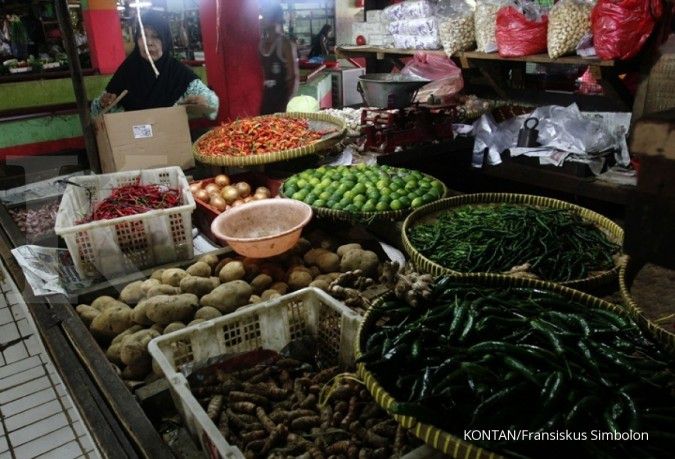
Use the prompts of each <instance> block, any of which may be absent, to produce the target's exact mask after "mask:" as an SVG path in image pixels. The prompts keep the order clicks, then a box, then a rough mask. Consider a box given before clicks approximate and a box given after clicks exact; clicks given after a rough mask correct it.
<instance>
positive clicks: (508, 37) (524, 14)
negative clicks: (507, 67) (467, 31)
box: [495, 3, 548, 57]
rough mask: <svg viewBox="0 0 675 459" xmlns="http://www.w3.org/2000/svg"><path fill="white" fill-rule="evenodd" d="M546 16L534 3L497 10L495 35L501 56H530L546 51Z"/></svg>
mask: <svg viewBox="0 0 675 459" xmlns="http://www.w3.org/2000/svg"><path fill="white" fill-rule="evenodd" d="M547 28H548V18H547V17H546V15H545V14H543V11H542V9H541V7H539V5H537V4H536V3H522V4H521V6H520V7H518V6H515V5H510V6H505V7H503V8H501V9H500V10H499V11H498V12H497V28H496V31H495V37H496V39H497V49H498V51H499V55H500V56H502V57H520V56H531V55H533V54H539V53H543V52H544V51H546V32H547Z"/></svg>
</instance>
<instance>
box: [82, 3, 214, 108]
mask: <svg viewBox="0 0 675 459" xmlns="http://www.w3.org/2000/svg"><path fill="white" fill-rule="evenodd" d="M141 19H142V22H143V30H144V32H145V38H146V41H147V45H148V47H147V51H148V52H147V53H146V49H145V46H144V44H143V38H142V35H141V31H140V27H137V29H136V31H135V33H134V42H135V43H136V47H135V48H134V50H133V51H132V52H131V54H130V55H129V56H128V57H127V58H126V59H125V60H124V62H122V65H120V66H119V68H118V69H117V71H116V72H115V74H114V75H113V76H112V78H111V79H110V81H109V82H108V85H107V86H106V88H105V91H104V92H103V94H101V95H100V96H99V97H98V98H97V99H95V100H94V101H93V102H92V104H91V110H92V115H94V116H96V115H98V113H100V112H101V111H102V110H104V109H105V108H107V107H108V106H109V105H110V104H111V103H112V102H113V101H114V100H115V99H116V98H117V96H118V95H120V94H121V93H122V91H124V90H125V89H126V90H127V91H128V92H127V94H126V96H124V97H123V98H122V100H121V101H120V102H119V104H118V105H117V106H116V107H114V109H113V110H112V111H122V110H126V111H131V110H145V109H149V108H160V107H171V106H173V105H176V104H185V105H188V106H189V107H191V108H193V109H194V110H195V111H198V112H200V113H205V114H207V116H208V117H209V118H210V119H215V117H216V114H217V112H218V96H216V93H214V92H213V91H212V90H210V89H209V88H207V87H206V85H205V84H204V83H202V81H201V80H200V79H199V77H198V76H197V75H195V73H194V72H193V71H192V70H190V69H189V68H188V67H186V66H185V65H183V64H181V63H180V62H178V61H177V60H176V59H174V58H173V57H172V56H171V55H170V53H171V49H172V48H173V43H172V39H171V30H170V28H169V23H168V22H167V21H166V19H164V17H163V16H161V15H160V14H159V13H157V12H153V11H151V12H149V13H146V14H144V15H143V17H142V18H141ZM148 54H149V57H148ZM150 58H151V59H152V61H153V62H154V64H155V68H156V69H157V71H158V72H159V75H156V74H155V70H154V69H153V67H152V65H151V63H150Z"/></svg>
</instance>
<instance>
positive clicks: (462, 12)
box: [436, 0, 476, 57]
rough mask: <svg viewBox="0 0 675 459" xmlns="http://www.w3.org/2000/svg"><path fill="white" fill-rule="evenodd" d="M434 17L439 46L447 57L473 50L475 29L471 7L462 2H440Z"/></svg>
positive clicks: (461, 0)
mask: <svg viewBox="0 0 675 459" xmlns="http://www.w3.org/2000/svg"><path fill="white" fill-rule="evenodd" d="M436 17H437V19H438V33H439V35H440V37H441V44H442V45H443V50H445V54H447V55H448V57H450V56H453V55H454V54H455V53H457V52H459V51H466V50H469V49H471V48H473V46H474V43H475V42H476V29H475V27H474V19H473V7H472V6H471V5H469V4H468V3H466V2H465V1H463V0H460V1H457V0H441V2H440V3H439V5H438V8H437V9H436Z"/></svg>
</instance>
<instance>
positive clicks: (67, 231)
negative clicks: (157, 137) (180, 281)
mask: <svg viewBox="0 0 675 459" xmlns="http://www.w3.org/2000/svg"><path fill="white" fill-rule="evenodd" d="M139 178H140V182H141V183H142V184H156V185H165V186H167V187H171V188H178V189H180V190H181V199H182V202H183V204H182V205H180V206H177V207H172V208H169V209H158V210H152V211H149V212H145V213H142V214H138V215H131V216H127V217H120V218H115V219H111V220H100V221H94V222H90V223H84V224H80V225H78V224H77V223H76V222H77V221H79V220H81V219H82V218H84V217H86V216H87V215H89V214H90V213H91V210H92V206H93V205H96V204H97V203H98V202H100V201H101V200H102V199H105V198H106V197H108V196H109V195H110V194H111V191H112V189H113V188H115V187H118V186H122V185H128V184H132V183H135V182H136V181H137V180H138V179H139ZM70 182H72V183H76V184H78V185H80V186H76V185H68V187H67V188H66V191H65V193H64V195H63V199H62V200H61V205H60V206H59V212H58V214H57V216H56V225H55V227H54V231H55V232H56V234H58V235H60V236H61V237H63V239H64V240H65V241H66V245H67V247H68V251H69V252H70V255H71V256H72V258H73V261H74V263H75V268H76V269H77V271H78V273H79V274H80V276H82V277H98V276H100V275H103V276H105V277H111V276H114V275H118V274H121V273H127V272H133V271H135V270H139V269H143V268H147V267H151V266H157V265H160V264H164V263H170V262H172V261H176V260H187V259H190V258H192V257H193V256H194V251H193V245H192V218H191V214H192V211H193V210H194V209H195V201H194V198H193V197H192V193H190V189H189V185H188V182H187V179H186V178H185V174H183V171H182V170H181V168H180V167H164V168H159V169H148V170H141V171H128V172H116V173H112V174H102V175H89V176H81V177H72V178H71V179H70ZM87 190H89V192H87ZM90 195H91V196H90Z"/></svg>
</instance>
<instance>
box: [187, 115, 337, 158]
mask: <svg viewBox="0 0 675 459" xmlns="http://www.w3.org/2000/svg"><path fill="white" fill-rule="evenodd" d="M323 134H324V133H321V132H318V131H312V130H310V129H309V123H308V122H307V120H303V119H298V118H283V117H278V116H266V117H258V118H246V119H242V120H237V121H233V122H231V123H225V124H223V125H222V126H219V127H217V128H216V129H214V130H212V131H211V132H209V133H208V134H206V135H205V136H204V137H202V138H201V139H200V140H199V142H198V143H197V148H198V149H199V151H200V152H201V153H202V154H203V155H210V156H251V155H262V154H266V153H273V152H276V151H283V150H289V149H292V148H298V147H303V146H306V145H308V144H310V143H312V142H314V141H316V140H318V139H320V138H321V137H322V136H323Z"/></svg>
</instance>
